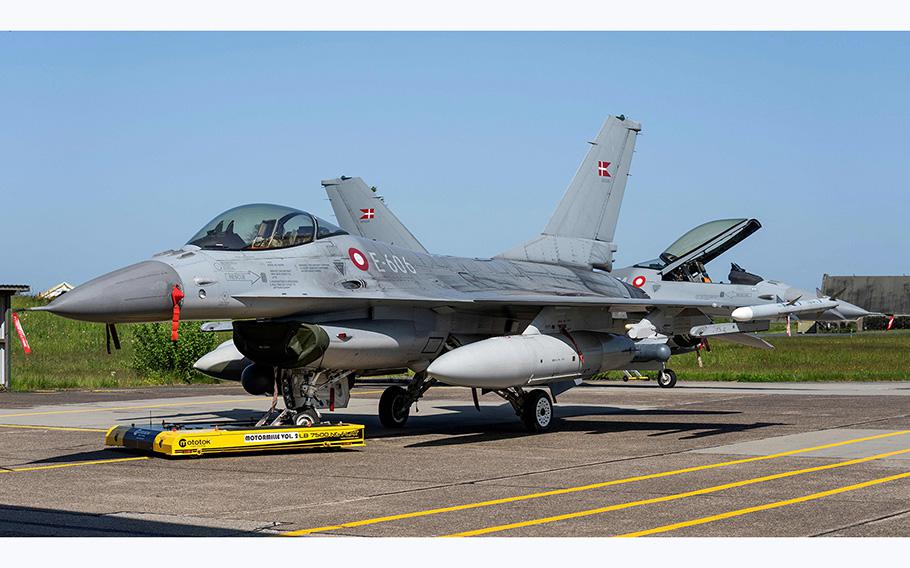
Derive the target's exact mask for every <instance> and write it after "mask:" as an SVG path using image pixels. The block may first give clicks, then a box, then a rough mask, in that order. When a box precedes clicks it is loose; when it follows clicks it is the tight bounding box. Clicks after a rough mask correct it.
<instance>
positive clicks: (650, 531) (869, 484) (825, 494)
mask: <svg viewBox="0 0 910 568" xmlns="http://www.w3.org/2000/svg"><path fill="white" fill-rule="evenodd" d="M908 477H910V471H908V472H904V473H898V474H896V475H889V476H888V477H880V478H878V479H872V480H869V481H863V482H861V483H855V484H853V485H846V486H844V487H838V488H836V489H828V490H827V491H819V492H818V493H812V494H809V495H804V496H802V497H795V498H793V499H784V500H782V501H775V502H773V503H766V504H764V505H756V506H754V507H746V508H745V509H737V510H735V511H728V512H726V513H720V514H718V515H710V516H708V517H702V518H700V519H693V520H690V521H682V522H679V523H673V524H670V525H663V526H661V527H655V528H653V529H647V530H643V531H636V532H631V533H626V534H620V535H616V536H617V537H626V538H631V537H639V536H647V535H651V534H658V533H664V532H670V531H675V530H677V529H681V528H685V527H692V526H696V525H703V524H706V523H713V522H715V521H720V520H723V519H729V518H732V517H739V516H741V515H748V514H749V513H757V512H759V511H767V510H769V509H776V508H778V507H785V506H787V505H796V504H799V503H805V502H806V501H814V500H815V499H822V498H824V497H830V496H831V495H837V494H839V493H846V492H848V491H856V490H857V489H865V488H866V487H872V486H873V485H879V484H881V483H887V482H889V481H897V480H898V479H905V478H908Z"/></svg>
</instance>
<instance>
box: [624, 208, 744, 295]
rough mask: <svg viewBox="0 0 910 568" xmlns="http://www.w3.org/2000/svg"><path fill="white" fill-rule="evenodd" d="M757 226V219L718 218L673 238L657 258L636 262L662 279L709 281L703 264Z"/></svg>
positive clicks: (736, 242)
mask: <svg viewBox="0 0 910 568" xmlns="http://www.w3.org/2000/svg"><path fill="white" fill-rule="evenodd" d="M760 228H761V223H759V222H758V219H745V218H743V219H718V220H716V221H709V222H707V223H703V224H701V225H699V226H697V227H695V228H694V229H691V230H690V231H689V232H687V233H686V234H684V235H683V236H681V237H679V238H678V239H676V241H674V242H673V244H671V245H670V246H669V247H667V249H666V250H665V251H664V252H662V253H661V254H660V257H658V258H655V259H653V260H648V261H645V262H641V263H639V264H636V265H635V266H636V267H638V268H648V269H651V270H657V271H659V272H660V274H661V278H662V279H663V280H678V281H692V282H709V281H710V278H709V277H708V273H707V271H706V270H705V265H706V264H708V263H709V262H711V261H712V260H714V259H715V258H717V257H718V256H720V255H721V254H723V253H725V252H727V251H728V250H730V249H731V248H733V247H734V246H736V245H737V244H738V243H740V242H742V241H743V240H744V239H745V238H747V237H748V236H749V235H751V234H752V233H754V232H755V231H757V230H759V229H760Z"/></svg>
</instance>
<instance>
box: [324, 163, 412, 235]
mask: <svg viewBox="0 0 910 568" xmlns="http://www.w3.org/2000/svg"><path fill="white" fill-rule="evenodd" d="M322 186H323V187H324V188H325V192H326V193H327V194H328V196H329V201H330V202H331V203H332V209H333V210H334V211H335V218H336V219H338V224H339V225H341V228H342V229H344V230H345V231H347V232H349V233H351V234H354V235H360V236H361V237H364V238H367V239H373V240H375V241H382V242H384V243H389V244H393V245H396V246H399V247H403V248H407V249H411V250H414V251H418V252H427V250H426V249H425V248H423V245H421V244H420V242H419V241H418V240H417V238H416V237H414V235H412V234H411V231H409V230H408V228H407V227H405V226H404V225H403V224H402V222H401V221H399V220H398V218H397V217H395V215H394V214H392V212H391V211H390V210H389V208H388V207H386V205H385V203H384V202H383V201H382V199H381V198H380V197H379V196H378V195H376V193H375V192H374V191H373V190H371V189H370V188H369V187H368V186H367V184H366V183H364V181H363V180H362V179H360V178H359V177H355V178H348V177H343V176H342V177H341V178H336V179H328V180H323V182H322Z"/></svg>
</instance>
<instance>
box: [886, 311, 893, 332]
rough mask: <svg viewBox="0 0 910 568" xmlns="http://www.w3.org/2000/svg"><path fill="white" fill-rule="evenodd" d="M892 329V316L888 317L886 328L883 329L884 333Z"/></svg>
mask: <svg viewBox="0 0 910 568" xmlns="http://www.w3.org/2000/svg"><path fill="white" fill-rule="evenodd" d="M892 327H894V315H890V316H888V327H886V328H885V331H891V328H892Z"/></svg>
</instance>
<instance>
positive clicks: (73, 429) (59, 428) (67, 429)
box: [0, 424, 107, 432]
mask: <svg viewBox="0 0 910 568" xmlns="http://www.w3.org/2000/svg"><path fill="white" fill-rule="evenodd" d="M0 428H12V429H14V430H54V431H61V432H107V430H104V429H102V428H77V427H75V426H70V427H65V426H34V425H32V424H0Z"/></svg>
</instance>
